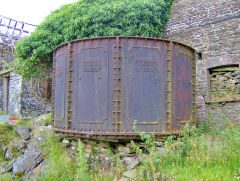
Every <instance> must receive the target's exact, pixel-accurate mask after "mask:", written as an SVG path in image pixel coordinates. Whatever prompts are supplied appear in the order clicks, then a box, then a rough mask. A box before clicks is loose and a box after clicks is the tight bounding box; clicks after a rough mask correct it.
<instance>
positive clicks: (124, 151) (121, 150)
mask: <svg viewBox="0 0 240 181" xmlns="http://www.w3.org/2000/svg"><path fill="white" fill-rule="evenodd" d="M118 152H119V153H120V154H128V153H131V151H130V148H128V147H125V146H119V147H118Z"/></svg>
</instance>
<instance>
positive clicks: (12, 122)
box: [7, 120, 17, 127]
mask: <svg viewBox="0 0 240 181" xmlns="http://www.w3.org/2000/svg"><path fill="white" fill-rule="evenodd" d="M16 123H17V120H8V121H7V124H8V125H9V126H11V127H14V126H15V125H16Z"/></svg>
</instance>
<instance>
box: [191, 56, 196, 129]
mask: <svg viewBox="0 0 240 181" xmlns="http://www.w3.org/2000/svg"><path fill="white" fill-rule="evenodd" d="M196 57H197V53H196V51H194V53H193V58H192V97H193V100H192V124H193V125H196V96H197V95H196V60H197V58H196Z"/></svg>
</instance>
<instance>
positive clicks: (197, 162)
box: [0, 119, 240, 181]
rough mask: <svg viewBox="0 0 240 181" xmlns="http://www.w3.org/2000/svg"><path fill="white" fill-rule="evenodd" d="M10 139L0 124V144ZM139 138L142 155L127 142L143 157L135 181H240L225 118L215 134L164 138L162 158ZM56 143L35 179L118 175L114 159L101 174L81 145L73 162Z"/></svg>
mask: <svg viewBox="0 0 240 181" xmlns="http://www.w3.org/2000/svg"><path fill="white" fill-rule="evenodd" d="M16 136H17V135H16V133H15V132H14V131H13V130H12V129H11V128H10V127H9V126H8V125H7V124H5V123H1V124H0V140H1V141H3V142H4V144H7V143H8V140H11V139H14V137H16ZM141 137H142V139H143V141H145V143H146V145H147V146H146V147H145V148H144V150H145V151H146V150H147V151H148V154H147V155H146V154H143V153H144V151H143V150H141V148H140V147H139V146H138V145H137V144H135V143H134V142H132V146H133V148H134V149H135V151H136V153H137V154H138V155H139V156H141V157H143V159H142V161H141V165H139V166H138V167H137V178H136V180H143V181H145V180H153V181H155V180H176V181H185V180H192V181H195V180H196V181H198V180H203V181H205V180H210V181H214V180H222V181H229V180H240V159H239V156H240V126H238V125H237V124H233V123H229V122H227V120H226V119H225V124H224V125H223V127H222V128H221V129H219V128H218V127H216V126H215V124H213V123H209V124H201V125H199V127H198V128H195V127H189V126H186V127H185V128H184V131H183V132H182V133H181V135H180V136H179V137H173V136H170V137H169V138H168V139H167V140H166V142H165V145H166V153H165V154H163V155H159V153H158V151H157V149H156V145H155V144H154V137H153V136H151V135H150V136H148V135H144V133H141ZM61 138H62V137H61V136H60V135H53V136H52V137H50V138H48V139H47V141H46V143H45V145H44V146H43V148H47V149H48V154H47V155H46V159H45V160H47V162H48V166H47V168H46V169H45V171H44V172H43V173H44V174H43V175H42V176H41V179H40V180H44V181H50V180H51V181H52V180H64V181H72V180H77V181H78V180H80V181H81V180H84V181H90V180H91V181H92V180H93V181H105V180H106V181H111V180H114V179H115V177H118V178H120V176H121V174H122V173H123V172H124V167H123V165H122V164H121V162H120V158H118V157H117V156H113V157H115V165H114V166H113V167H112V168H110V169H108V170H102V169H101V165H100V164H99V165H98V166H96V167H95V169H90V165H89V163H88V162H87V160H86V158H85V152H84V151H83V150H84V149H83V145H82V143H81V141H80V140H79V144H78V148H77V158H76V160H74V159H72V158H71V157H69V154H68V152H67V149H66V148H64V147H63V145H62V144H61V142H60V140H61ZM109 152H111V150H109ZM6 180H8V179H6Z"/></svg>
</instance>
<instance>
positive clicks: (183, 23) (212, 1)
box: [165, 0, 240, 121]
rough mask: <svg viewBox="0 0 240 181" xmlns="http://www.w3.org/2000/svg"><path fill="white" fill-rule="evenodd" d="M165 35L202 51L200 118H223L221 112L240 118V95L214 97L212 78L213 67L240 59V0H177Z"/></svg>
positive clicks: (229, 63)
mask: <svg viewBox="0 0 240 181" xmlns="http://www.w3.org/2000/svg"><path fill="white" fill-rule="evenodd" d="M165 36H166V37H167V38H169V39H173V40H176V41H180V42H183V43H186V44H188V45H190V46H192V47H193V48H195V49H196V50H197V51H198V52H201V54H199V55H200V56H199V59H198V60H197V70H196V74H197V119H198V120H199V121H201V120H204V121H206V120H208V117H212V119H213V120H215V121H222V120H223V118H222V116H219V115H223V114H224V115H225V116H226V117H227V119H228V120H231V121H238V120H240V114H239V111H240V101H239V99H235V100H234V101H232V98H231V97H230V98H229V97H226V100H227V101H225V102H221V100H220V102H218V101H216V100H214V101H212V100H211V95H210V86H211V85H210V81H209V77H210V76H209V75H210V74H209V71H210V70H211V69H212V68H214V67H215V68H216V67H222V66H228V65H239V63H240V1H239V0H175V4H174V6H173V9H172V14H171V18H170V21H169V23H168V25H167V28H166V31H165ZM229 80H230V79H229ZM226 81H227V80H226ZM223 104H224V105H223Z"/></svg>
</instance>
